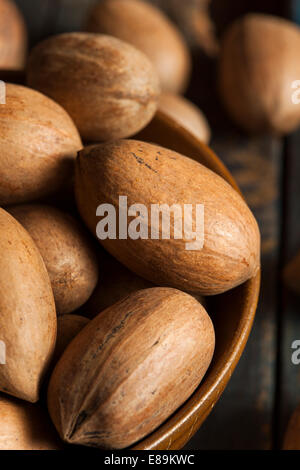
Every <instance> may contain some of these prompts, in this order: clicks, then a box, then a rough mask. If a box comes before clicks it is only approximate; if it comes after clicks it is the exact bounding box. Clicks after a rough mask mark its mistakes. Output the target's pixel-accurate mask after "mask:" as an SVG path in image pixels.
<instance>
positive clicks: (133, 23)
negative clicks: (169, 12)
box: [87, 0, 191, 93]
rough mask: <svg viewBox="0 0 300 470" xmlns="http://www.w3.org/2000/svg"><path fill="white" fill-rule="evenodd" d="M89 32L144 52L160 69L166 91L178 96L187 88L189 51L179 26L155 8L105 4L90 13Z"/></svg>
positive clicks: (134, 2) (111, 0) (108, 0)
mask: <svg viewBox="0 0 300 470" xmlns="http://www.w3.org/2000/svg"><path fill="white" fill-rule="evenodd" d="M87 30H88V31H91V32H94V33H102V34H109V35H111V36H115V37H118V38H119V39H122V40H123V41H126V42H128V43H130V44H132V45H134V46H135V47H137V48H138V49H140V50H141V51H143V52H144V53H145V54H146V55H147V56H148V57H149V58H150V59H151V61H152V63H153V64H154V66H155V67H156V70H157V72H158V75H159V78H160V82H161V86H162V89H163V90H168V91H171V92H174V93H177V92H182V91H184V89H185V88H186V86H187V83H188V79H189V75H190V69H191V60H190V55H189V51H188V48H187V46H186V44H185V41H184V38H183V36H182V34H181V33H180V31H179V30H178V29H177V28H176V26H175V25H173V24H172V23H171V21H170V20H169V19H168V18H167V17H166V16H165V15H164V14H163V12H162V11H161V10H159V9H157V8H156V7H154V6H153V5H150V4H148V3H145V2H143V1H140V0H126V1H124V0H104V1H101V2H99V3H98V4H96V5H95V6H94V7H93V8H92V10H91V12H90V16H89V19H88V22H87Z"/></svg>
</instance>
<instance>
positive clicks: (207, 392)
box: [132, 112, 260, 450]
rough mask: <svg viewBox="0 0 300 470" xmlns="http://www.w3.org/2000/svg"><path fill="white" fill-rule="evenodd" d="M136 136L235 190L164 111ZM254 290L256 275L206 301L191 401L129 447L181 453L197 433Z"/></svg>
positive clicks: (235, 354) (246, 325)
mask: <svg viewBox="0 0 300 470" xmlns="http://www.w3.org/2000/svg"><path fill="white" fill-rule="evenodd" d="M135 138H136V139H139V140H145V141H148V142H153V143H156V144H158V145H161V146H163V147H167V148H170V149H172V150H175V151H177V152H179V153H182V154H183V155H186V156H188V157H190V158H193V159H195V160H197V161H199V162H200V163H202V164H203V165H205V166H206V167H208V168H210V169H211V170H212V171H214V172H216V173H217V174H219V175H220V176H222V177H223V178H224V179H225V180H226V181H227V182H228V183H230V184H231V185H232V186H233V187H234V188H235V189H236V190H237V191H239V189H238V187H237V185H236V183H235V181H234V179H233V178H232V176H231V174H230V173H229V171H228V170H227V169H226V168H225V166H224V165H223V163H222V162H221V161H220V160H219V159H218V157H217V156H216V155H215V154H214V153H213V152H212V151H211V150H210V149H209V148H208V147H207V146H206V145H205V144H203V143H202V142H200V141H199V140H198V139H196V138H195V137H194V136H193V135H191V134H190V133H189V132H188V131H186V130H185V129H184V128H182V127H181V126H180V125H179V124H177V123H176V122H175V121H174V120H173V119H171V118H169V117H168V116H166V115H165V114H164V113H162V112H159V113H157V115H156V116H155V118H154V120H153V121H152V122H151V123H150V124H149V125H148V127H147V128H146V129H144V130H143V131H142V132H141V133H139V134H138V135H137V136H135ZM259 288H260V273H258V274H257V276H256V277H255V278H253V279H251V280H250V281H248V282H246V283H245V284H243V285H241V286H239V287H237V288H235V289H233V290H231V291H229V292H226V293H225V294H222V295H218V296H214V297H210V298H209V301H208V305H207V310H208V313H209V314H210V316H211V318H212V320H213V323H214V326H215V331H216V350H215V354H214V358H213V361H212V363H211V366H210V368H209V370H208V372H207V373H206V376H205V377H204V379H203V381H202V382H201V384H200V385H199V387H198V389H197V390H196V391H195V392H194V394H193V395H192V396H191V397H190V399H189V400H188V401H187V402H186V403H185V404H184V405H183V406H182V407H181V408H180V409H179V410H177V411H176V412H175V413H174V414H173V416H171V417H170V418H169V419H168V420H167V421H166V422H165V423H164V424H162V425H161V426H160V427H159V428H158V429H157V430H156V431H154V432H153V433H152V434H151V435H149V436H148V437H146V438H145V439H143V440H142V441H140V442H139V443H137V444H136V445H135V446H133V447H132V448H133V449H135V450H151V449H153V450H154V449H155V450H166V449H168V450H175V449H180V448H182V447H183V446H184V444H185V443H186V442H187V441H188V440H189V439H190V438H191V437H192V436H193V434H194V433H195V432H196V431H197V429H198V428H199V427H200V425H201V423H202V422H203V421H204V420H205V418H206V417H207V416H208V414H209V413H210V411H211V410H212V408H213V406H214V405H215V403H216V402H217V401H218V399H219V397H220V396H221V394H222V392H223V390H224V388H225V386H226V384H227V382H228V380H229V379H230V377H231V375H232V372H233V370H234V369H235V367H236V365H237V363H238V361H239V358H240V356H241V354H242V352H243V349H244V347H245V345H246V342H247V339H248V336H249V333H250V330H251V327H252V323H253V320H254V316H255V311H256V306H257V301H258V295H259Z"/></svg>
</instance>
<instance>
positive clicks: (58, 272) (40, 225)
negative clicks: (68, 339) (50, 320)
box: [9, 204, 98, 314]
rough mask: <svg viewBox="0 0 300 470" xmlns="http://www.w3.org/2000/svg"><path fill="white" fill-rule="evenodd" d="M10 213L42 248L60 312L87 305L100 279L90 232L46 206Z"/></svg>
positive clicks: (14, 209)
mask: <svg viewBox="0 0 300 470" xmlns="http://www.w3.org/2000/svg"><path fill="white" fill-rule="evenodd" d="M9 212H10V213H11V214H12V215H13V217H15V218H16V219H17V220H18V221H19V222H20V224H22V225H23V227H24V228H25V229H26V230H27V231H28V233H29V234H30V235H31V237H32V238H33V241H34V242H35V244H36V246H37V247H38V249H39V251H40V253H41V255H42V258H43V260H44V263H45V266H46V268H47V270H48V274H49V277H50V281H51V286H52V289H53V294H54V299H55V303H56V309H57V313H58V314H64V313H70V312H73V311H74V310H76V309H77V308H79V307H80V306H81V305H82V304H84V303H85V302H86V301H87V300H88V298H89V297H90V295H91V294H92V292H93V290H94V288H95V287H96V285H97V281H98V262H97V254H96V253H95V250H94V247H93V245H92V243H91V240H90V238H89V233H88V232H87V233H86V231H85V228H84V227H82V226H81V224H80V223H79V222H78V221H77V220H76V219H74V218H73V217H71V216H70V215H69V214H67V213H64V212H61V211H60V210H58V209H56V208H54V207H51V206H46V205H40V204H24V205H21V206H14V207H11V208H9Z"/></svg>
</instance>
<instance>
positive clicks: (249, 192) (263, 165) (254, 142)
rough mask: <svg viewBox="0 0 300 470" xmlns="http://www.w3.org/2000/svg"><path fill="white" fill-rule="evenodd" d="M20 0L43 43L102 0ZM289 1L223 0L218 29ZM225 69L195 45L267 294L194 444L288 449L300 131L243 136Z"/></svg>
mask: <svg viewBox="0 0 300 470" xmlns="http://www.w3.org/2000/svg"><path fill="white" fill-rule="evenodd" d="M166 1H167V0H166ZM17 3H18V5H19V6H20V8H21V9H22V11H23V12H24V15H25V17H26V20H27V22H28V24H29V25H30V32H31V37H30V39H31V44H34V43H35V42H37V41H38V40H40V39H42V38H43V37H45V36H48V35H50V34H53V33H58V32H62V31H71V30H76V29H79V28H80V26H81V24H82V21H83V18H84V16H85V13H86V9H87V8H88V7H89V6H90V5H91V4H92V3H95V0H43V1H40V0H17ZM288 3H289V2H286V1H284V0H282V1H278V2H275V1H269V0H267V1H263V0H260V1H258V0H252V1H251V2H250V1H243V2H241V1H239V0H236V1H232V0H231V1H226V2H224V1H223V0H213V1H212V11H213V12H214V15H215V20H216V22H217V32H218V33H219V34H220V33H222V31H223V29H224V28H225V26H226V25H227V24H228V23H230V21H231V20H232V19H234V18H236V17H237V16H239V15H240V14H243V13H245V12H247V11H265V12H267V13H273V14H279V15H283V16H286V17H288V16H291V15H292V9H291V8H290V7H291V5H289V6H288ZM37 8H38V13H37ZM297 8H298V9H299V10H300V6H299V1H298V0H295V1H294V9H293V12H294V15H295V14H296V11H297ZM204 72H205V73H204ZM215 72H216V64H215V63H214V61H212V60H208V59H207V58H205V57H203V56H202V55H201V53H200V52H199V51H195V52H194V74H193V78H192V81H191V85H190V88H189V90H188V93H187V95H188V97H190V98H191V99H192V100H193V101H195V102H196V103H197V104H199V106H200V107H201V108H202V109H203V110H204V111H205V112H206V113H207V115H208V118H209V121H210V123H211V125H212V127H213V132H214V138H213V141H212V148H213V149H214V150H215V151H216V153H217V154H218V156H219V157H220V158H221V159H222V160H223V161H224V162H225V164H226V165H227V166H228V167H229V169H230V170H231V171H232V173H233V175H234V176H235V178H236V180H237V182H238V183H239V185H240V187H241V188H242V191H243V193H244V195H245V197H246V199H247V201H248V203H249V205H250V206H251V208H252V209H253V211H254V213H255V215H256V217H257V219H258V221H259V224H260V228H261V232H262V240H263V243H262V248H263V255H262V266H263V267H262V292H261V298H260V303H259V307H258V311H257V316H256V321H255V325H254V328H253V332H252V334H251V336H250V339H249V342H248V345H247V347H246V350H245V352H244V354H243V357H242V359H241V361H240V363H239V365H238V367H237V369H236V371H235V373H234V375H233V377H232V379H231V381H230V383H229V385H228V387H227V389H226V391H225V392H224V394H223V396H222V397H221V399H220V401H219V402H218V404H217V405H216V407H215V409H214V410H213V412H212V413H211V415H210V416H209V417H208V419H207V421H206V422H205V424H204V425H203V426H202V427H201V429H200V430H199V432H198V433H197V434H196V435H195V436H194V437H193V439H192V440H191V441H190V442H189V444H188V445H187V446H186V449H193V450H194V449H271V448H280V445H281V441H282V435H283V432H284V429H285V426H286V424H287V420H288V418H289V416H290V414H291V412H292V410H293V409H294V408H295V407H296V405H297V404H298V403H299V402H300V365H299V366H296V365H293V364H292V361H291V355H292V349H291V344H292V342H293V341H294V340H297V339H299V340H300V312H299V310H300V299H299V298H298V299H297V298H296V297H294V296H293V295H292V294H291V293H289V292H288V291H287V290H286V288H285V287H284V285H283V283H282V280H281V272H282V267H283V266H284V265H285V264H286V262H287V261H288V260H289V259H290V258H291V257H292V256H293V255H294V254H295V253H296V251H297V249H300V132H298V133H295V134H294V135H292V136H290V137H288V138H287V139H273V138H269V137H260V138H249V137H247V136H245V135H243V134H241V133H240V131H238V130H237V129H235V128H234V126H233V125H232V124H231V123H230V121H229V119H228V117H227V116H226V114H225V113H224V111H223V110H222V107H221V105H220V102H219V100H218V98H217V94H216V91H215V87H214V84H215V76H216V73H215ZM295 79H300V77H295ZM225 321H226V319H225Z"/></svg>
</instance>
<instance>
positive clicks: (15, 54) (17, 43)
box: [0, 0, 27, 70]
mask: <svg viewBox="0 0 300 470" xmlns="http://www.w3.org/2000/svg"><path fill="white" fill-rule="evenodd" d="M26 53H27V32H26V27H25V23H24V20H23V17H22V15H21V13H20V12H19V10H18V8H17V7H16V5H15V3H14V2H13V1H12V0H0V69H6V70H21V69H23V68H24V66H25V59H26Z"/></svg>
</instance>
